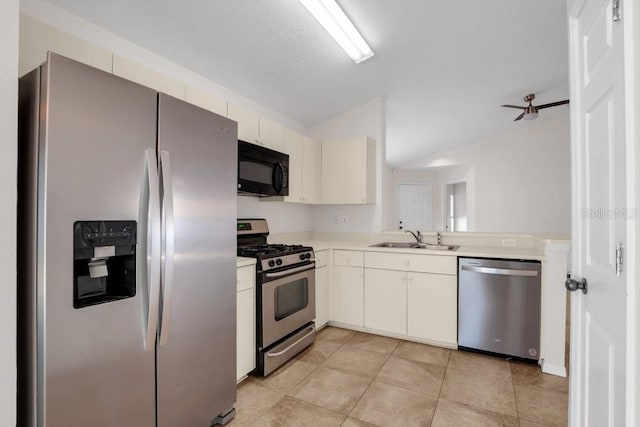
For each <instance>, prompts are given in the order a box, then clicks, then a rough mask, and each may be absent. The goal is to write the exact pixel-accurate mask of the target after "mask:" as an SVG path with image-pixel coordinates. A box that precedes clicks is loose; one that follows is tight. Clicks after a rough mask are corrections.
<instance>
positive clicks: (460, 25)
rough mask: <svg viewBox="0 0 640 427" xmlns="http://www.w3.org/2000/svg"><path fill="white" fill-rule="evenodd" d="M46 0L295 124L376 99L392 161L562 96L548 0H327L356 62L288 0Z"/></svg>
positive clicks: (557, 1)
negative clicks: (359, 43) (365, 51)
mask: <svg viewBox="0 0 640 427" xmlns="http://www.w3.org/2000/svg"><path fill="white" fill-rule="evenodd" d="M50 1H51V2H52V3H54V4H56V5H58V6H59V7H62V8H63V9H66V10H68V11H70V12H71V13H74V14H76V15H78V16H80V17H82V18H84V19H86V20H87V21H90V22H93V23H95V24H97V25H99V26H101V27H103V28H105V29H107V30H109V31H111V32H113V33H115V34H117V35H120V36H122V37H124V38H126V39H128V40H130V41H132V42H134V43H136V44H138V45H140V46H142V47H144V48H146V49H148V50H150V51H152V52H155V53H157V54H159V55H161V56H164V57H166V58H168V59H170V60H172V61H174V62H176V63H178V64H181V65H183V66H185V67H187V68H189V69H191V70H193V71H195V72H197V73H199V74H201V75H203V76H205V77H207V78H209V79H211V80H213V81H215V82H217V83H219V84H221V85H223V86H225V87H227V88H229V89H231V90H233V91H235V92H237V93H240V94H242V95H245V96H246V97H248V98H251V99H253V100H254V101H256V102H258V103H260V104H263V105H265V106H268V107H269V108H271V109H273V110H275V111H278V112H280V113H282V114H284V115H286V116H288V117H290V118H291V119H293V120H295V121H297V122H299V123H300V124H302V125H304V126H312V125H314V124H318V123H321V122H323V121H324V120H326V119H328V118H330V117H333V116H335V115H337V114H339V113H341V112H344V111H346V110H349V109H351V108H353V107H355V106H358V105H361V104H363V103H365V102H367V101H369V100H371V99H373V98H375V97H379V96H380V97H383V98H384V99H386V105H387V112H386V114H387V162H388V163H389V164H390V165H391V166H393V167H403V166H409V165H412V164H415V161H416V159H422V158H427V157H428V156H429V155H430V154H431V153H433V152H435V151H442V150H445V149H448V148H453V147H456V146H460V145H464V144H469V143H473V142H476V141H477V140H478V139H480V138H482V137H485V136H487V135H490V134H492V133H496V132H501V131H504V130H507V129H510V128H511V127H513V126H519V125H522V124H523V123H521V122H516V123H514V122H512V120H513V118H514V117H515V116H516V115H517V114H518V111H517V110H511V109H506V108H500V107H499V105H501V104H505V103H509V104H514V103H517V104H522V97H523V96H524V95H526V94H528V93H535V94H536V96H537V99H536V101H537V103H538V104H542V103H546V102H551V101H556V100H558V99H565V98H567V95H568V65H567V64H568V59H567V30H566V11H565V9H566V2H564V1H562V0H533V1H532V0H456V1H448V0H338V3H339V4H340V5H341V6H342V8H343V9H344V11H345V12H346V14H347V15H348V16H349V17H350V18H351V20H352V21H353V22H354V24H355V26H356V27H357V28H358V29H359V30H360V32H361V33H362V34H363V36H364V38H365V39H366V40H367V42H368V43H369V45H370V46H371V47H372V49H373V51H374V52H375V56H374V57H373V58H371V59H368V60H366V61H364V62H362V63H361V64H355V63H354V62H353V61H352V60H351V59H350V58H349V57H348V56H347V55H346V54H345V53H344V52H343V51H342V50H341V49H340V47H339V46H338V45H337V44H336V43H335V42H334V41H333V39H331V37H330V36H329V35H328V34H327V33H326V32H325V31H324V29H323V28H322V27H321V26H320V24H318V23H317V22H316V21H315V19H314V18H313V17H312V16H311V15H310V14H309V13H308V12H307V10H306V9H305V8H304V7H303V6H302V5H301V4H300V3H299V2H298V1H295V0H259V1H256V0H180V1H175V0H154V1H143V0H109V1H104V0H50ZM566 108H567V107H566V106H563V107H558V108H557V110H562V109H566ZM553 113H554V112H553V111H552V110H543V111H542V112H541V113H540V116H541V117H544V116H545V115H548V114H553Z"/></svg>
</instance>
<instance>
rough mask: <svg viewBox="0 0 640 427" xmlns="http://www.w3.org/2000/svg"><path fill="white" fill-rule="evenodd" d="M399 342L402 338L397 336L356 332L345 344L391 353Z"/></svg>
mask: <svg viewBox="0 0 640 427" xmlns="http://www.w3.org/2000/svg"><path fill="white" fill-rule="evenodd" d="M399 342H400V340H397V339H395V338H388V337H381V336H379V335H371V334H364V333H362V332H355V333H354V334H353V336H352V337H351V339H350V340H349V341H347V342H346V343H345V344H346V345H350V346H353V347H358V348H361V349H363V350H369V351H375V352H376V353H383V354H391V353H393V351H394V350H395V349H396V347H397V346H398V343H399Z"/></svg>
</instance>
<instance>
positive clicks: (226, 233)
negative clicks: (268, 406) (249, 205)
mask: <svg viewBox="0 0 640 427" xmlns="http://www.w3.org/2000/svg"><path fill="white" fill-rule="evenodd" d="M158 150H159V151H160V152H161V153H162V157H163V166H162V169H161V175H162V180H161V181H164V182H165V185H164V191H165V194H164V202H163V205H164V214H165V221H167V222H171V218H170V217H169V218H167V217H166V216H167V214H169V216H173V218H174V221H173V235H174V241H173V250H171V247H170V246H171V242H167V241H165V245H164V248H165V251H166V254H165V256H164V258H165V260H164V263H163V267H164V268H165V269H166V268H171V266H172V267H173V274H172V276H173V281H172V283H167V276H171V274H167V272H166V270H165V272H164V273H163V278H164V279H165V280H164V282H163V296H162V297H163V299H162V306H163V307H162V308H163V313H162V324H161V326H160V340H159V341H158V344H157V367H158V374H157V375H158V379H157V381H158V386H157V387H158V426H159V427H163V426H167V427H168V426H171V427H173V426H194V427H195V426H203V427H204V426H209V425H211V422H212V421H213V420H214V419H215V418H216V417H217V416H218V415H220V414H222V413H225V412H226V411H228V410H229V409H231V408H232V407H233V405H234V403H235V399H236V391H235V390H236V378H235V373H236V368H235V364H236V348H235V346H236V231H235V230H236V218H237V213H236V209H237V208H236V183H237V125H236V123H235V122H233V121H231V120H229V119H226V118H224V117H221V116H218V115H216V114H213V113H210V112H208V111H206V110H203V109H200V108H198V107H195V106H193V105H190V104H187V103H185V102H182V101H180V100H177V99H175V98H171V97H169V96H167V95H164V94H160V99H159V122H158ZM167 159H169V161H168V162H167ZM167 165H168V166H167ZM167 178H170V187H172V188H168V185H167V184H166V183H167ZM171 198H172V202H173V205H172V208H173V212H172V215H171V212H168V211H167V209H168V208H169V206H168V205H167V203H168V202H169V201H171ZM167 226H169V227H170V224H167ZM168 237H169V238H170V236H168ZM167 249H169V250H167ZM169 279H170V277H169ZM167 310H170V313H167Z"/></svg>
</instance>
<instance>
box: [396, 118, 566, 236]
mask: <svg viewBox="0 0 640 427" xmlns="http://www.w3.org/2000/svg"><path fill="white" fill-rule="evenodd" d="M451 166H457V167H451ZM427 167H431V168H439V169H437V170H439V172H438V181H439V183H440V184H442V183H446V182H457V181H466V182H467V214H468V217H469V222H468V228H469V231H486V232H520V233H529V232H531V233H563V234H569V233H570V232H571V184H570V168H571V162H570V140H569V113H568V112H562V113H560V114H557V115H555V116H552V117H547V118H539V119H537V120H535V121H532V122H529V123H525V122H522V123H521V124H519V126H518V127H517V128H516V129H514V130H511V131H509V132H505V133H501V134H498V135H493V136H490V137H487V138H484V139H483V140H481V141H480V142H478V143H476V144H471V145H468V146H465V147H463V148H459V149H456V150H452V151H449V152H444V153H441V154H439V155H438V156H436V157H434V158H433V159H432V160H431V161H430V162H429V163H428V165H427ZM464 168H466V169H464ZM396 173H397V172H396ZM440 187H441V185H437V186H436V187H434V188H437V192H434V205H436V204H440V205H441V203H442V201H441V200H440V199H441V198H442V197H441V188H440ZM436 193H437V194H436ZM394 197H395V195H394ZM434 209H435V207H434ZM439 209H440V211H439V213H438V214H437V215H438V216H434V219H435V220H436V222H434V226H435V227H438V223H437V220H438V218H440V220H441V219H442V212H441V211H442V207H440V208H439ZM441 226H442V223H441V222H440V227H441ZM440 227H438V228H440Z"/></svg>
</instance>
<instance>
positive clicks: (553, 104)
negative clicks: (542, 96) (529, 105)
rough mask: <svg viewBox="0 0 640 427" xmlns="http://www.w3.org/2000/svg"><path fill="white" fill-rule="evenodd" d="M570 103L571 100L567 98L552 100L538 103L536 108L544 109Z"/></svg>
mask: <svg viewBox="0 0 640 427" xmlns="http://www.w3.org/2000/svg"><path fill="white" fill-rule="evenodd" d="M568 103H569V100H568V99H565V100H564V101H558V102H551V103H549V104H543V105H538V106H537V107H536V108H537V109H538V110H542V109H543V108H550V107H556V106H558V105H564V104H568Z"/></svg>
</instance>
